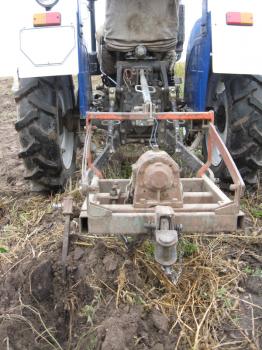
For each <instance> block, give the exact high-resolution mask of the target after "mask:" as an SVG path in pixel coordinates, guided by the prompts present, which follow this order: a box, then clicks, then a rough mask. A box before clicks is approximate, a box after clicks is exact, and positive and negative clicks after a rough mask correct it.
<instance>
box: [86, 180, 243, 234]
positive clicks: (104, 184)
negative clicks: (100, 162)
mask: <svg viewBox="0 0 262 350" xmlns="http://www.w3.org/2000/svg"><path fill="white" fill-rule="evenodd" d="M180 181H181V183H182V187H183V207H181V208H175V209H174V212H175V222H176V224H181V225H183V232H185V233H195V232H199V233H201V232H202V233H208V232H209V233H211V232H212V233H215V232H222V231H224V232H232V231H235V230H237V229H238V228H242V227H243V218H244V214H243V213H242V212H241V211H239V210H238V211H236V206H235V203H234V201H232V200H231V199H229V198H228V197H227V196H226V195H225V194H224V193H223V192H222V191H221V190H220V189H219V188H218V187H217V186H216V185H215V184H214V183H213V182H212V181H211V180H210V179H209V178H208V177H207V176H203V177H202V178H190V179H183V178H181V179H180ZM114 182H117V183H118V185H119V188H120V189H121V196H120V199H119V201H118V202H117V204H109V203H110V191H111V188H112V185H113V183H114ZM97 183H98V192H96V193H90V194H88V195H87V197H86V200H85V202H84V204H83V207H82V210H81V214H80V230H81V231H82V232H83V233H84V232H87V230H88V232H89V233H92V234H98V235H99V234H105V233H106V234H117V235H121V234H126V235H140V234H148V232H149V228H150V227H152V225H155V208H154V206H152V207H151V208H144V207H141V208H137V207H134V206H133V204H125V203H126V198H127V196H128V191H127V188H128V186H129V184H130V180H124V179H117V180H104V179H98V178H97Z"/></svg>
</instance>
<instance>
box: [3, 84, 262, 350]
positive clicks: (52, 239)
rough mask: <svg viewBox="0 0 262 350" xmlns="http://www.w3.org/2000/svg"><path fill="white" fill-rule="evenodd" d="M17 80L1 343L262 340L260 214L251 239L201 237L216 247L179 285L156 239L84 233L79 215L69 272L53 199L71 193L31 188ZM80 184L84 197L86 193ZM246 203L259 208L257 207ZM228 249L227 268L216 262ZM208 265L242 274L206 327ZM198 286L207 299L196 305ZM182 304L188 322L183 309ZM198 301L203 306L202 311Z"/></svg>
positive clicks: (127, 348) (53, 345) (10, 113)
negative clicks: (168, 275)
mask: <svg viewBox="0 0 262 350" xmlns="http://www.w3.org/2000/svg"><path fill="white" fill-rule="evenodd" d="M11 86H12V82H11V81H10V80H7V79H1V80H0V121H1V123H0V140H1V143H0V160H1V166H0V273H1V280H0V350H2V349H3V350H4V349H8V350H44V349H45V350H49V349H60V350H61V349H62V350H133V349H137V350H144V349H152V350H174V349H182V350H184V349H191V348H194V349H195V350H196V349H199V350H201V349H218V348H221V349H243V350H244V349H252V350H253V349H260V348H262V337H261V334H262V269H261V262H262V257H261V248H262V246H261V220H259V219H256V218H254V217H252V215H248V219H247V226H248V230H247V231H246V233H248V235H249V236H248V237H251V238H252V239H250V238H248V237H247V239H246V240H245V233H242V235H243V236H241V239H238V238H234V237H233V238H232V241H230V240H229V239H226V238H225V241H223V239H222V238H223V237H224V236H223V237H222V238H221V239H218V240H216V239H214V238H212V237H211V238H210V240H209V239H207V238H206V239H202V238H194V239H195V241H194V242H197V244H198V246H199V247H202V248H203V247H204V248H206V249H211V248H212V249H211V250H210V251H211V252H212V254H213V255H214V256H211V258H210V256H209V255H208V254H206V255H203V251H201V249H200V248H198V250H196V251H194V252H192V253H189V254H188V256H186V257H185V268H184V274H183V276H182V277H181V281H180V282H179V284H178V285H177V286H170V284H169V283H168V281H167V279H165V277H164V276H163V272H161V270H160V269H159V267H156V266H155V265H154V263H153V262H152V259H151V258H150V254H151V246H150V245H147V244H145V245H143V246H142V247H140V246H139V247H138V248H137V251H136V252H134V250H130V251H129V250H128V249H126V247H125V245H124V243H123V242H122V241H121V240H117V239H113V238H112V237H103V238H102V239H97V238H95V237H89V238H87V237H82V236H79V234H78V231H77V222H76V220H75V221H74V222H73V223H72V227H71V228H72V236H71V244H70V251H69V255H68V258H67V262H66V274H65V273H64V268H63V265H62V263H61V247H62V243H61V242H62V236H63V217H62V214H61V213H60V212H59V210H57V209H54V207H53V206H52V204H53V203H57V202H60V201H61V198H62V197H63V195H57V196H56V197H47V196H44V195H43V196H41V195H38V196H36V195H35V194H31V193H29V192H28V185H27V184H26V182H25V181H24V180H23V164H22V162H21V160H20V159H19V158H18V156H17V154H18V152H19V142H18V140H17V135H16V132H15V129H14V122H15V118H16V117H15V114H16V108H15V104H14V101H13V99H12V93H11ZM71 190H72V188H71ZM71 192H72V193H73V195H74V196H75V200H76V201H78V202H79V203H80V202H81V200H82V198H81V196H80V195H79V194H76V191H75V190H74V189H73V190H72V191H71ZM252 198H253V197H251V199H249V197H246V199H245V201H247V202H248V203H250V202H252V200H253V199H252ZM256 198H257V201H258V204H254V203H253V204H254V205H256V206H257V207H258V208H260V202H259V201H260V199H261V193H260V192H258V193H257V195H256ZM245 203H246V202H243V205H246V204H245ZM245 208H247V211H248V213H250V210H251V209H252V208H251V209H250V207H249V205H247V206H245ZM236 237H238V236H236ZM243 242H244V243H243ZM246 242H250V244H249V243H248V245H247V244H246ZM210 247H211V248H210ZM219 252H220V253H219ZM201 254H202V255H201ZM212 254H211V255H212ZM220 255H221V256H222V255H223V259H224V260H223V262H222V263H221V264H223V268H222V267H221V266H222V265H221V266H220V265H216V263H217V264H218V262H220V260H219V259H220V258H221V256H220ZM150 259H151V260H150ZM207 259H210V260H207ZM198 262H199V265H197V264H198ZM216 266H217V269H220V270H219V271H215V269H216ZM212 269H213V270H212ZM240 269H242V270H241V271H240ZM203 270H206V271H208V270H210V272H208V273H210V275H203V276H211V275H212V276H213V275H214V274H215V273H217V275H216V276H218V277H216V278H217V280H218V278H221V279H222V278H224V276H227V274H229V273H231V274H232V276H234V275H235V277H234V278H228V279H227V282H226V284H225V285H223V284H222V287H219V289H218V291H219V293H218V292H217V294H215V297H216V300H215V302H214V303H213V304H212V305H213V310H214V315H216V316H214V317H213V316H212V317H213V318H212V320H211V319H210V321H207V320H206V322H204V321H203V324H202V326H203V327H202V328H204V330H202V328H201V327H200V328H199V330H198V327H197V326H196V323H197V324H198V325H199V324H200V321H201V318H202V316H203V315H204V313H205V312H207V311H208V305H209V301H210V295H209V292H210V293H211V291H212V288H213V287H212V288H211V287H210V288H209V289H208V287H207V286H209V279H208V277H207V278H206V277H203V278H201V276H200V279H199V280H198V279H197V278H198V277H199V276H198V275H199V274H201V273H203V272H202V271H203ZM205 273H207V272H205ZM225 278H226V277H225ZM232 280H234V281H233V282H232ZM212 286H213V285H212ZM228 286H230V288H229V287H228ZM193 287H194V288H196V292H194V293H195V294H194V296H195V297H199V298H200V297H201V298H202V299H201V298H200V299H195V300H193V299H192V300H193V301H191V299H190V304H189V305H187V304H186V300H187V297H188V295H189V294H190V293H191V291H192V290H193ZM205 288H206V289H205ZM199 291H200V292H199ZM168 293H170V294H168ZM205 293H206V294H205ZM169 295H170V297H169ZM194 302H195V303H198V304H197V305H193V303H194ZM233 304H234V305H233ZM170 305H171V306H170ZM181 305H184V314H185V318H184V319H183V322H184V323H187V324H188V325H189V326H188V327H186V328H183V323H181V322H180V320H179V319H178V310H181ZM194 307H195V308H194ZM222 309H223V315H222V311H221V310H222ZM227 309H228V310H229V315H228V314H227V313H226V311H227ZM190 310H191V311H190ZM192 310H199V311H198V312H199V317H201V318H200V319H199V318H198V314H194V313H192ZM231 310H232V311H231ZM218 316H219V317H220V318H218ZM210 317H211V316H210ZM216 317H217V318H216ZM230 317H231V318H230ZM176 321H179V322H176ZM208 322H209V323H208ZM174 324H177V325H176V327H172V325H174ZM190 329H191V330H190ZM200 330H201V337H200V338H199V341H198V338H197V332H199V331H200ZM190 344H191V345H190Z"/></svg>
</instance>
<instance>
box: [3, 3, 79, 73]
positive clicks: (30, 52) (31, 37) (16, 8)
mask: <svg viewBox="0 0 262 350" xmlns="http://www.w3.org/2000/svg"><path fill="white" fill-rule="evenodd" d="M52 11H54V12H60V13H61V15H62V27H63V28H59V27H55V28H41V29H40V28H34V27H33V16H34V14H35V13H43V12H45V9H44V8H43V7H42V6H40V5H39V4H38V3H37V2H36V1H35V0H24V1H21V0H8V1H5V2H4V4H2V5H1V11H0V45H1V52H3V53H4V54H3V55H0V76H10V75H14V74H15V73H16V71H17V72H18V75H19V77H21V78H25V77H38V76H52V75H67V74H69V75H71V74H72V75H75V74H77V73H78V45H77V0H59V2H58V3H57V4H56V5H55V6H54V7H53V8H52Z"/></svg>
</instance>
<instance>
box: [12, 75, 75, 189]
mask: <svg viewBox="0 0 262 350" xmlns="http://www.w3.org/2000/svg"><path fill="white" fill-rule="evenodd" d="M19 83H20V84H19V90H18V91H17V92H16V93H15V100H16V103H17V107H18V108H17V110H18V116H17V122H16V124H15V128H16V130H17V131H18V133H19V139H20V144H21V148H22V149H21V151H20V153H19V157H20V158H22V159H23V161H24V165H25V168H26V171H25V176H24V178H25V179H26V180H29V181H31V185H32V186H31V187H32V190H35V191H48V192H50V191H51V192H52V191H58V190H63V189H64V187H65V185H66V181H67V179H68V178H69V177H70V176H71V175H72V174H73V172H74V170H75V160H76V148H77V137H76V132H75V131H72V130H70V132H71V133H70V144H73V148H72V149H73V152H71V155H72V157H71V155H70V157H69V158H68V159H69V161H68V164H67V165H66V166H65V163H64V161H63V156H62V149H61V145H60V135H61V130H63V132H64V131H65V130H66V131H69V128H68V120H70V113H72V111H73V109H74V89H73V82H72V78H71V77H70V76H61V77H44V78H28V79H21V80H20V82H19ZM64 128H66V129H64ZM72 132H73V134H72ZM68 135H69V134H68ZM72 140H73V141H72ZM71 141H72V142H71Z"/></svg>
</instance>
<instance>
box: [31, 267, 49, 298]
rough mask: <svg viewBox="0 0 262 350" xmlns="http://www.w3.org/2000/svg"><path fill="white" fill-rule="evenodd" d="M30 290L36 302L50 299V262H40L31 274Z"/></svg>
mask: <svg viewBox="0 0 262 350" xmlns="http://www.w3.org/2000/svg"><path fill="white" fill-rule="evenodd" d="M31 290H32V294H33V296H34V297H35V298H36V299H37V300H38V301H44V300H47V299H49V298H50V296H51V294H52V292H53V271H52V264H51V261H49V260H46V261H43V262H41V263H40V264H39V265H38V266H37V267H36V268H35V269H34V270H33V271H32V274H31Z"/></svg>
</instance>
